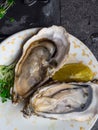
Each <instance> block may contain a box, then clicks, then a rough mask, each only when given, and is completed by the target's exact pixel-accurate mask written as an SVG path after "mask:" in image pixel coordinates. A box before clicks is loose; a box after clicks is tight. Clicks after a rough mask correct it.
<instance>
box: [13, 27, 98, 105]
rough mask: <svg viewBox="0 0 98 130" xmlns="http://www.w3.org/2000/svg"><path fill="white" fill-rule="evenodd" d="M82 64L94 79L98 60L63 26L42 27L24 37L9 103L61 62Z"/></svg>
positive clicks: (41, 81)
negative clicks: (25, 38)
mask: <svg viewBox="0 0 98 130" xmlns="http://www.w3.org/2000/svg"><path fill="white" fill-rule="evenodd" d="M70 63H83V64H84V65H86V66H88V67H89V68H90V69H91V71H92V73H93V75H94V76H93V77H92V80H94V79H98V62H97V60H96V58H95V57H94V55H93V54H92V52H91V51H90V50H89V49H88V48H87V47H86V46H85V45H84V44H83V43H82V42H80V41H79V40H77V39H76V38H74V37H73V36H71V35H70V34H68V33H67V32H66V30H65V29H64V28H63V27H58V26H52V27H50V28H43V29H41V30H40V31H39V33H38V34H36V35H35V36H33V37H32V38H31V39H30V40H28V41H27V42H26V43H25V45H24V47H23V54H22V56H21V58H20V60H19V61H18V63H17V65H16V69H15V85H14V88H13V92H12V95H13V102H14V103H17V102H19V101H21V100H22V99H24V98H26V97H28V96H29V95H31V94H32V93H33V92H34V91H36V90H37V88H39V87H41V86H42V85H43V84H44V83H46V82H47V81H48V80H49V79H50V78H51V77H52V76H53V75H54V74H55V73H56V72H57V71H58V70H59V69H60V68H62V67H63V66H64V65H65V64H70Z"/></svg>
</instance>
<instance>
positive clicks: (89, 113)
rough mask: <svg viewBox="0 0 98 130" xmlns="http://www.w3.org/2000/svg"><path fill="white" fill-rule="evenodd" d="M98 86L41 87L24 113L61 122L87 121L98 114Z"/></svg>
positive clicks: (74, 84)
mask: <svg viewBox="0 0 98 130" xmlns="http://www.w3.org/2000/svg"><path fill="white" fill-rule="evenodd" d="M97 99H98V85H96V84H93V83H78V84H77V83H71V84H66V83H53V84H50V85H47V86H44V87H41V88H40V89H39V90H38V91H37V92H36V93H35V94H34V95H33V96H32V97H31V99H30V101H29V103H28V104H27V106H26V107H25V108H24V110H23V113H24V115H25V116H27V115H29V116H31V115H32V113H34V114H36V115H38V116H42V117H46V118H53V119H59V120H78V121H85V120H89V119H90V118H92V117H94V116H95V115H96V114H97V113H98V109H97V108H98V101H97Z"/></svg>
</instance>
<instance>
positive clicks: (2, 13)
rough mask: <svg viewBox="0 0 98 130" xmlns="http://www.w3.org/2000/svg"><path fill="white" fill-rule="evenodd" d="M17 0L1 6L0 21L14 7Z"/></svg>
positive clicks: (9, 0) (10, 0)
mask: <svg viewBox="0 0 98 130" xmlns="http://www.w3.org/2000/svg"><path fill="white" fill-rule="evenodd" d="M14 3H15V0H6V1H5V2H4V3H2V4H1V5H0V19H2V18H3V17H4V15H5V14H6V13H7V10H8V9H9V8H10V7H11V6H12V5H14Z"/></svg>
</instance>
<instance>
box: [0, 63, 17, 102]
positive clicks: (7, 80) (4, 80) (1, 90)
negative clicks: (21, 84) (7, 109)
mask: <svg viewBox="0 0 98 130" xmlns="http://www.w3.org/2000/svg"><path fill="white" fill-rule="evenodd" d="M14 70H15V64H12V65H10V66H0V97H1V98H2V102H5V101H7V99H11V95H10V89H11V87H13V85H14V75H15V74H14Z"/></svg>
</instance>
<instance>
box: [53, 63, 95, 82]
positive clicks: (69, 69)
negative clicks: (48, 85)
mask: <svg viewBox="0 0 98 130" xmlns="http://www.w3.org/2000/svg"><path fill="white" fill-rule="evenodd" d="M93 76H94V75H93V72H92V71H91V69H90V68H89V67H88V66H86V65H84V64H82V63H71V64H66V65H64V66H63V67H62V68H61V69H60V70H59V71H57V72H56V73H55V74H54V75H53V77H52V79H53V80H56V81H60V82H64V81H65V82H87V81H91V80H92V79H93Z"/></svg>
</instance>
